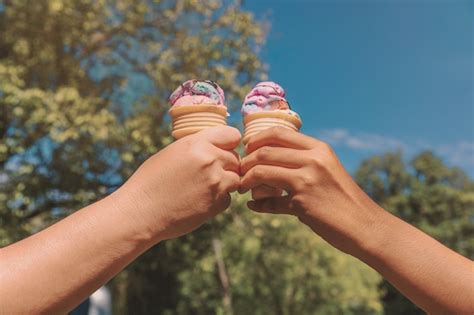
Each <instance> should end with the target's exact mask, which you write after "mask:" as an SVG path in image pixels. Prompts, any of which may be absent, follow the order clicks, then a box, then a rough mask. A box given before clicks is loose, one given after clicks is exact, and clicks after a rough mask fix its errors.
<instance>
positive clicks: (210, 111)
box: [169, 104, 227, 139]
mask: <svg viewBox="0 0 474 315" xmlns="http://www.w3.org/2000/svg"><path fill="white" fill-rule="evenodd" d="M169 113H170V116H171V118H172V128H173V130H172V132H171V134H172V136H173V137H174V138H175V139H181V138H182V137H185V136H188V135H190V134H193V133H196V132H199V131H201V130H203V129H206V128H209V127H215V126H221V125H227V110H226V108H225V107H224V106H216V105H214V104H212V105H207V104H203V105H192V106H177V107H172V108H171V110H170V111H169Z"/></svg>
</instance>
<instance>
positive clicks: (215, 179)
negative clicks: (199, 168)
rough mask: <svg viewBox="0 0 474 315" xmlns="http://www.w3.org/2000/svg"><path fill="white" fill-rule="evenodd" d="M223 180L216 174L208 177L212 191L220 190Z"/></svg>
mask: <svg viewBox="0 0 474 315" xmlns="http://www.w3.org/2000/svg"><path fill="white" fill-rule="evenodd" d="M220 183H221V178H220V176H218V175H217V174H216V173H215V172H213V173H211V174H209V175H208V176H207V184H208V186H209V187H210V188H211V190H212V191H216V190H219V187H220Z"/></svg>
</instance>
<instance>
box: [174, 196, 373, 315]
mask: <svg viewBox="0 0 474 315" xmlns="http://www.w3.org/2000/svg"><path fill="white" fill-rule="evenodd" d="M247 199H248V197H247V196H238V195H236V196H234V203H233V206H232V207H231V208H230V209H229V210H228V211H227V212H226V213H225V214H224V215H221V216H219V217H218V219H217V220H216V221H214V222H213V223H212V224H210V225H208V226H206V227H204V229H201V230H199V231H198V233H193V235H190V236H189V237H193V238H194V237H197V239H196V241H195V242H193V241H187V242H186V244H187V245H188V246H189V245H191V247H190V248H189V251H188V252H187V253H191V254H187V255H186V256H185V257H182V259H183V260H186V262H187V263H188V264H189V266H190V267H189V268H184V269H183V270H182V271H180V272H179V276H178V281H179V283H180V285H179V287H180V292H179V299H178V300H179V301H178V304H177V305H178V306H177V308H176V311H175V312H173V311H172V310H169V314H172V313H173V314H176V313H177V314H209V313H217V314H229V313H230V312H229V311H228V310H227V309H226V308H225V307H224V303H223V302H222V300H223V299H224V298H225V291H226V288H225V283H223V281H222V279H221V277H220V276H219V274H218V272H216V266H217V265H218V260H219V256H218V255H216V254H215V251H214V250H212V249H213V244H212V242H213V238H214V239H219V240H220V241H221V242H222V245H223V246H222V251H223V255H222V256H223V257H224V264H225V270H224V272H226V278H228V282H229V288H228V289H227V290H228V291H229V295H230V297H231V298H230V300H231V303H232V304H231V309H232V313H234V314H380V313H381V310H382V306H381V304H380V301H379V298H380V293H379V292H378V289H377V286H378V283H379V282H380V276H379V275H378V274H377V273H376V272H375V271H373V270H372V269H370V268H369V267H367V266H365V265H364V264H362V263H361V262H360V261H358V260H356V259H355V258H352V257H350V256H348V255H345V254H343V253H341V252H339V251H338V250H336V249H334V248H333V247H331V246H330V245H329V244H328V243H326V242H325V241H324V240H322V239H321V238H319V237H318V236H316V235H315V234H314V233H313V232H312V231H311V230H310V229H309V228H307V227H305V226H304V225H302V224H301V223H300V222H299V221H298V220H297V219H296V218H294V217H290V216H277V215H266V214H255V213H252V212H250V211H249V210H248V209H247V208H246V207H245V206H244V202H243V201H244V200H247ZM205 233H208V234H211V235H213V237H201V235H202V234H205ZM166 245H167V246H169V249H170V250H171V249H172V248H173V250H176V249H177V248H176V247H175V245H176V244H174V243H173V242H168V243H167V244H166ZM182 246H183V244H179V247H180V248H181V247H182ZM193 246H196V248H193ZM199 246H201V247H204V248H208V250H207V251H203V252H204V253H203V254H199V252H200V249H199Z"/></svg>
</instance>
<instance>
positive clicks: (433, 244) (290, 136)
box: [241, 128, 474, 314]
mask: <svg viewBox="0 0 474 315" xmlns="http://www.w3.org/2000/svg"><path fill="white" fill-rule="evenodd" d="M246 151H247V153H248V156H246V157H245V158H243V159H242V162H241V172H242V173H243V174H244V176H243V177H242V180H241V190H242V191H246V190H249V189H252V188H254V187H257V186H259V185H262V184H265V185H268V186H271V187H275V188H281V189H284V190H286V191H287V192H288V193H289V194H288V196H283V197H281V196H277V197H270V198H265V199H261V200H256V201H250V202H249V204H248V205H249V207H250V208H251V209H253V210H255V211H258V212H269V213H285V214H293V215H296V216H298V218H299V219H300V221H302V222H303V223H305V224H307V225H308V226H309V227H311V228H312V229H313V231H314V232H316V233H317V234H319V235H321V236H322V237H323V238H324V239H326V240H327V241H328V242H329V243H331V244H332V245H334V246H335V247H337V248H339V249H340V250H342V251H344V252H346V253H348V254H351V255H353V256H355V257H357V258H359V259H360V260H362V261H364V262H365V263H367V264H368V265H370V266H371V267H373V268H374V269H376V270H377V271H378V272H380V273H381V274H382V276H384V277H385V278H386V279H387V280H388V281H390V282H391V283H392V284H393V285H394V286H395V287H397V288H398V289H399V290H400V291H401V292H402V293H403V294H404V295H405V296H407V297H408V298H409V299H410V300H412V301H413V302H414V303H415V304H417V305H418V306H420V307H421V308H423V309H424V310H425V311H426V312H429V313H432V314H473V313H474V270H473V268H474V264H473V262H472V261H470V260H469V259H467V258H465V257H463V256H461V255H459V254H457V253H455V252H453V251H451V250H450V249H448V248H447V247H445V246H443V245H442V244H440V243H439V242H437V241H436V240H434V239H433V238H431V237H430V236H428V235H426V234H425V233H423V232H421V231H420V230H418V229H416V228H415V227H413V226H411V225H410V224H408V223H406V222H404V221H402V220H400V219H398V218H397V217H395V216H393V215H391V214H390V213H388V212H386V211H385V210H384V209H382V208H380V207H379V206H378V205H377V204H375V203H374V202H373V201H372V200H371V199H370V198H369V197H368V196H367V195H366V194H365V193H364V192H363V191H362V190H361V189H360V188H359V186H358V185H357V184H356V183H355V182H354V181H353V180H352V178H351V177H350V175H349V174H348V173H347V172H346V171H345V169H344V168H343V166H342V165H341V164H340V162H339V161H338V159H337V157H336V155H335V154H334V152H333V151H332V150H331V148H330V147H329V146H328V145H327V144H325V143H323V142H321V141H319V140H316V139H314V138H311V137H308V136H305V135H302V134H299V133H296V132H293V131H289V130H285V129H281V128H273V129H269V130H267V131H264V132H262V133H260V134H258V135H256V136H255V137H254V138H252V139H251V140H250V141H249V143H248V145H247V147H246Z"/></svg>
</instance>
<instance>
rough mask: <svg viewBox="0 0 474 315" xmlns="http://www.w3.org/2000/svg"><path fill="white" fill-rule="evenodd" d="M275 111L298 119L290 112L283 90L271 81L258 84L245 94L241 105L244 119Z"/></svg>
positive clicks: (295, 114) (294, 113)
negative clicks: (255, 114) (258, 113)
mask: <svg viewBox="0 0 474 315" xmlns="http://www.w3.org/2000/svg"><path fill="white" fill-rule="evenodd" d="M276 110H277V111H282V112H285V113H288V114H290V115H294V116H296V117H298V118H299V116H298V114H297V113H296V112H294V111H292V110H291V108H290V104H289V103H288V101H287V100H286V98H285V90H283V88H282V87H281V86H280V85H278V84H276V83H275V82H271V81H265V82H260V83H258V84H257V85H256V86H255V87H254V88H253V89H252V90H251V91H250V92H249V93H248V94H247V96H246V97H245V100H244V104H243V105H242V115H243V116H244V117H245V116H247V115H249V114H252V113H257V112H265V111H276Z"/></svg>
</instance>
